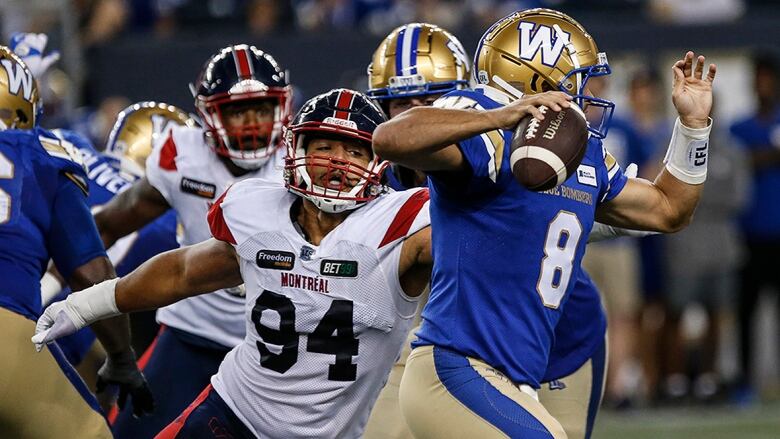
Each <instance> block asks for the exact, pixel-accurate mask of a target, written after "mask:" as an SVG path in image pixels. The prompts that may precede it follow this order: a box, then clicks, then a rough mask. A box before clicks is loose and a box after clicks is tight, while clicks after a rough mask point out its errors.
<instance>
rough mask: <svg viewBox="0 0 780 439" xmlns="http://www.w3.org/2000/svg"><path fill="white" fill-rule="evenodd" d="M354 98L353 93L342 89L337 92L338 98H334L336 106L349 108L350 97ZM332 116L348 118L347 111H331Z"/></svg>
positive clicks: (350, 104)
mask: <svg viewBox="0 0 780 439" xmlns="http://www.w3.org/2000/svg"><path fill="white" fill-rule="evenodd" d="M354 98H355V94H354V93H352V92H351V91H349V90H342V91H340V92H339V98H338V99H337V100H336V108H350V107H351V106H352V99H354ZM333 117H335V118H336V119H346V120H349V112H347V111H340V110H336V111H335V112H334V113H333Z"/></svg>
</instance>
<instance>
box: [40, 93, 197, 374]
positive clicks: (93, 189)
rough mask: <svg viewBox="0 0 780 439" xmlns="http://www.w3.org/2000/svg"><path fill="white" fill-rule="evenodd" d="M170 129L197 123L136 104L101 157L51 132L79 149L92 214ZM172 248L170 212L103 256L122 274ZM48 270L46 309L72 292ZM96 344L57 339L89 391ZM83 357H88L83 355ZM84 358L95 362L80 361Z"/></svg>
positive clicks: (176, 112)
mask: <svg viewBox="0 0 780 439" xmlns="http://www.w3.org/2000/svg"><path fill="white" fill-rule="evenodd" d="M173 125H183V126H190V127H194V126H195V125H196V123H195V121H194V120H193V119H192V117H191V116H190V115H188V114H187V113H186V112H184V111H182V110H180V109H178V108H176V107H174V106H172V105H168V104H164V103H156V102H139V103H136V104H133V105H131V106H129V107H127V108H125V109H124V110H123V111H121V112H120V113H119V115H118V116H117V120H116V122H115V123H114V128H113V130H112V131H111V134H110V135H109V139H108V142H107V144H106V149H105V153H100V152H98V151H96V150H95V148H94V147H93V146H92V144H91V143H90V142H89V141H88V140H87V139H85V138H83V137H82V136H80V135H78V134H76V133H74V132H72V131H68V130H59V129H58V130H53V131H52V132H53V133H54V134H55V135H57V137H59V138H61V139H63V140H66V141H69V142H71V143H72V144H73V145H74V146H75V147H76V148H78V151H79V153H80V154H81V157H82V159H83V161H84V166H85V167H86V170H87V178H88V183H89V196H88V197H87V204H88V205H89V207H90V209H91V210H92V212H93V213H94V212H96V211H97V210H99V209H100V208H101V206H103V205H104V204H105V203H107V202H108V201H109V200H110V199H111V198H113V197H114V196H115V195H116V194H118V193H120V192H122V191H124V190H127V189H128V188H130V186H131V185H132V184H133V182H134V181H136V180H138V179H139V178H142V177H143V176H144V175H145V169H144V166H145V162H146V158H147V157H148V156H149V154H150V153H151V150H152V141H153V139H155V138H158V137H160V136H163V135H165V134H166V133H167V131H168V130H169V129H170V128H171V126H173ZM176 247H178V243H177V242H176V214H175V213H174V212H172V211H171V212H168V213H166V214H165V215H163V216H161V217H160V218H158V219H157V220H155V221H154V222H152V223H151V224H148V225H146V226H144V227H143V228H142V229H141V230H139V231H138V232H136V233H133V234H131V235H128V236H126V237H124V238H122V239H120V240H119V241H117V242H116V244H114V245H113V246H112V247H111V248H110V249H108V251H107V253H108V257H109V259H110V260H111V263H112V264H113V265H114V266H115V267H116V272H117V275H119V276H124V275H125V274H127V273H129V272H130V271H132V270H133V269H135V268H136V267H137V266H138V265H140V264H141V263H142V262H145V261H147V260H148V259H149V258H151V257H152V256H154V255H156V254H158V253H162V252H164V251H167V250H170V249H174V248H176ZM51 271H52V272H47V274H46V275H44V279H42V280H41V296H42V298H41V300H42V302H43V304H44V305H48V304H49V303H50V302H52V300H62V299H64V298H65V297H66V296H67V294H69V293H70V289H68V288H66V289H65V290H63V289H62V287H63V285H62V284H61V282H60V280H59V276H57V275H56V274H55V273H53V272H54V271H56V270H51ZM137 319H138V314H133V315H132V316H131V324H132V333H133V342H134V345H135V346H138V344H137V342H138V340H137V339H138V334H139V333H142V332H143V329H144V328H141V327H139V324H137V323H136V320H137ZM136 329H138V330H136ZM152 336H153V334H152ZM147 340H148V338H147ZM94 341H95V336H94V333H93V332H92V331H91V330H89V329H85V330H83V331H79V332H78V333H77V334H74V335H72V336H70V337H66V338H64V339H62V340H59V341H58V344H59V346H60V348H61V349H62V350H63V352H64V353H65V355H66V357H67V358H68V361H70V363H71V364H73V365H76V366H77V369H78V370H79V373H80V374H81V376H82V377H83V378H84V380H85V381H86V382H87V383H88V384H90V387H91V388H92V385H91V384H92V383H93V380H94V378H92V377H93V376H94V373H90V372H91V371H90V366H91V365H93V364H95V363H98V362H102V361H101V360H100V358H101V357H102V348H101V347H100V346H99V344H96V343H93V342H94ZM87 354H89V357H85V356H86V355H87ZM86 358H90V359H92V360H94V361H85V362H84V363H82V360H83V359H86Z"/></svg>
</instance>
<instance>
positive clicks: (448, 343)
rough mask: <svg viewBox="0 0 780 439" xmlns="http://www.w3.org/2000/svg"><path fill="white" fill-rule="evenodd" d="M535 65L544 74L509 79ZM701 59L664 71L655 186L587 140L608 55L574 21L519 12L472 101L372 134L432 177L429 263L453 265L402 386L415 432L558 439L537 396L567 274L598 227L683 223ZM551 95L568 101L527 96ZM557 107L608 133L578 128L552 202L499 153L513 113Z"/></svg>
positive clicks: (704, 120)
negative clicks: (670, 130)
mask: <svg viewBox="0 0 780 439" xmlns="http://www.w3.org/2000/svg"><path fill="white" fill-rule="evenodd" d="M534 59H539V60H540V62H539V65H541V66H544V69H545V70H544V72H545V75H521V74H520V73H521V72H522V71H523V70H524V69H531V68H533V67H532V66H531V65H530V61H531V60H534ZM697 61H698V62H695V61H694V55H693V53H692V52H688V53H687V54H686V55H685V57H684V59H682V60H680V61H678V62H677V63H676V64H675V66H674V68H673V71H674V74H675V81H674V82H675V87H674V92H673V102H674V104H675V107H676V109H677V111H678V113H679V115H680V119H679V120H678V122H677V124H676V128H675V133H674V134H673V136H672V141H671V144H670V149H669V153H668V154H667V158H666V167H665V169H664V171H663V172H662V173H661V174H659V176H658V178H657V179H656V181H655V182H654V183H651V182H648V181H644V180H641V179H630V180H629V179H626V177H625V175H623V174H622V171H621V170H620V168H619V167H618V166H615V164H614V163H610V160H608V157H609V156H608V155H606V153H605V151H604V150H603V148H602V147H601V144H600V142H599V141H598V139H599V138H600V137H603V136H604V135H605V133H606V130H605V129H606V127H607V126H608V125H607V124H606V123H607V122H608V116H609V114H610V113H609V111H610V110H611V106H612V104H611V103H608V102H605V101H599V100H595V99H593V98H592V97H589V96H587V95H586V94H585V84H586V82H587V79H588V77H590V76H595V75H599V74H607V73H609V68H608V66H607V64H606V57H605V56H603V55H601V54H598V49H597V48H596V46H595V43H594V42H593V40H592V38H591V37H590V36H589V35H588V34H587V33H586V32H585V30H584V29H583V28H582V27H581V26H580V25H579V24H578V23H576V21H574V20H573V19H571V17H568V16H566V15H564V14H561V13H559V12H556V11H551V10H544V9H533V10H527V11H522V12H516V13H514V14H511V15H509V16H507V17H505V18H504V19H502V20H499V22H497V23H496V24H495V25H494V26H492V27H491V28H490V29H489V30H488V31H487V32H486V34H485V35H484V36H483V38H482V40H481V42H480V45H479V47H478V49H477V54H476V55H475V62H474V69H475V72H476V74H475V75H474V76H475V80H477V82H478V83H479V85H478V86H477V87H476V89H475V90H474V91H454V92H451V93H450V94H448V95H446V96H445V97H443V98H442V99H440V100H439V101H437V105H434V107H437V106H438V107H439V108H430V107H419V108H414V109H411V110H409V111H407V112H405V113H404V114H402V115H400V116H398V117H396V118H394V119H393V120H391V121H389V122H387V123H386V124H383V125H382V126H381V127H380V128H379V129H378V130H377V133H376V135H375V137H374V148H375V150H376V151H377V152H379V153H380V154H385V155H387V158H389V159H391V160H394V161H397V162H399V163H401V164H403V165H407V166H410V167H412V168H414V169H418V170H423V171H426V172H427V173H428V175H429V181H430V182H431V208H430V209H431V218H432V228H433V230H434V234H433V254H434V255H435V257H436V256H438V255H448V256H449V257H436V261H435V264H434V270H433V275H432V276H433V284H432V287H431V298H430V301H429V302H428V305H427V306H426V309H425V311H424V312H423V324H422V329H421V330H420V331H418V332H417V337H418V339H417V340H416V341H415V343H414V344H413V350H412V353H411V355H410V357H409V360H408V361H407V365H406V370H405V372H404V377H403V380H402V382H401V388H400V398H401V409H402V412H403V414H404V418H405V419H406V421H407V423H408V424H409V427H410V428H411V430H412V433H413V434H415V435H417V436H420V437H507V436H508V437H524V438H537V437H538V438H550V437H555V438H563V437H566V433H565V432H564V431H563V429H562V428H561V426H560V424H559V423H558V422H557V421H556V420H555V419H554V418H553V417H551V416H550V415H549V413H547V411H546V410H545V408H544V407H543V406H542V405H541V404H540V403H539V401H538V399H537V396H536V391H535V390H534V389H538V388H539V383H540V382H541V381H542V380H543V378H544V374H545V369H546V367H547V364H548V363H547V360H548V358H549V357H548V356H549V352H550V348H551V347H552V340H553V333H554V330H555V326H556V324H557V322H558V320H559V318H560V316H561V314H562V312H563V309H564V307H565V305H566V302H565V299H566V298H567V296H568V293H569V292H570V291H571V288H572V284H571V283H570V282H569V281H570V280H571V279H576V277H575V276H576V275H577V274H578V273H579V270H580V267H579V260H580V258H581V256H582V253H583V252H584V243H585V238H586V237H587V235H588V233H589V232H590V229H591V226H592V223H593V220H594V216H595V217H598V218H599V219H600V220H602V221H605V222H607V223H610V224H612V225H617V226H621V227H633V228H638V229H643V230H656V231H674V230H679V229H680V228H682V227H684V226H685V225H686V224H687V222H688V221H690V219H691V216H692V213H693V210H694V208H695V205H696V202H697V200H698V197H699V194H700V193H701V188H702V186H701V183H703V182H704V180H705V178H706V156H707V137H708V134H709V125H710V123H709V119H708V114H709V111H710V108H711V103H712V81H713V80H714V77H715V66H714V65H710V67H709V69H708V72H707V75H706V76H704V67H703V64H704V61H705V60H704V57H698V60H697ZM694 66H695V68H694ZM551 73H555V76H552V75H551ZM527 77H531V79H530V81H528V82H525V81H523V80H521V79H519V78H527ZM550 77H555V78H556V81H555V82H550V80H549V79H548V78H550ZM556 88H557V89H558V90H561V91H563V92H566V93H561V92H548V93H539V94H535V95H533V96H524V95H523V94H524V93H525V92H527V91H528V90H530V91H532V92H541V91H543V90H545V89H546V90H554V89H556ZM569 100H575V102H576V104H578V105H582V106H584V105H585V104H587V105H588V106H593V107H595V106H602V107H603V108H604V109H605V110H606V112H605V113H604V115H605V117H604V118H603V119H602V122H604V123H600V124H594V125H593V126H591V127H590V130H591V133H592V134H593V136H592V137H591V139H590V140H589V142H588V150H587V152H586V154H585V158H583V161H582V165H583V166H581V169H582V170H583V174H582V175H581V174H580V173H579V172H578V173H577V176H572V178H570V179H567V181H566V182H564V187H563V189H561V190H552V191H547V192H546V193H535V192H531V191H528V190H526V189H524V188H523V187H522V186H520V185H518V184H517V183H516V182H515V180H514V178H513V176H512V173H511V170H510V169H509V165H508V162H509V148H500V146H503V145H506V144H508V143H510V141H511V137H512V131H511V130H512V129H513V128H514V127H515V125H516V124H517V123H518V121H519V120H521V119H522V118H523V117H524V115H525V113H527V112H529V111H530V112H531V113H533V114H534V115H535V116H537V117H540V116H542V115H541V114H540V112H539V110H538V109H537V108H535V107H536V106H538V105H540V104H541V105H545V106H547V107H548V108H552V109H554V110H556V111H558V110H560V108H561V107H567V106H570V105H573V104H570V103H569V102H568V101H569ZM483 133H485V134H484V135H483ZM494 137H495V138H496V139H494ZM496 140H500V141H499V142H497V141H496ZM612 161H614V160H612ZM564 189H565V190H564ZM571 193H577V194H579V195H578V196H577V197H568V196H567V194H571ZM486 259H487V260H488V261H489V262H485V261H486ZM432 407H435V408H436V415H437V416H436V420H435V421H432V420H431V417H430V415H429V412H430V410H429V409H430V408H432Z"/></svg>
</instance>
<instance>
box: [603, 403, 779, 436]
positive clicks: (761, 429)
mask: <svg viewBox="0 0 780 439" xmlns="http://www.w3.org/2000/svg"><path fill="white" fill-rule="evenodd" d="M593 438H594V439H618V438H621V439H726V438H738V439H777V438H780V402H773V403H770V404H764V405H762V406H760V407H754V408H748V409H739V408H734V407H717V408H713V407H707V408H702V407H697V408H680V407H678V408H664V409H646V410H635V411H621V412H615V411H602V412H601V413H599V417H598V420H597V422H596V428H595V430H594V432H593Z"/></svg>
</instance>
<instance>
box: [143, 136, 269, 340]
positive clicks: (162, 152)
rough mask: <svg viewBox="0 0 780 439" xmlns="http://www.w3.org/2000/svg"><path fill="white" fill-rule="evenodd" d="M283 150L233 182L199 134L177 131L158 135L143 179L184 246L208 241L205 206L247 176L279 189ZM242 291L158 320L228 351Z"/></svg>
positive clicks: (194, 301)
mask: <svg viewBox="0 0 780 439" xmlns="http://www.w3.org/2000/svg"><path fill="white" fill-rule="evenodd" d="M283 168H284V153H283V148H279V150H278V151H277V153H276V154H275V155H274V157H272V158H271V160H270V161H269V162H268V163H266V164H265V165H264V166H263V167H262V168H260V169H258V170H257V171H255V172H251V173H248V174H245V175H242V176H241V177H235V176H233V174H231V173H230V171H228V170H227V167H225V165H224V164H223V163H222V162H221V161H220V160H219V158H218V157H217V155H216V153H215V152H214V151H213V150H212V149H211V148H210V147H209V146H208V145H207V144H206V142H205V140H204V139H203V130H202V129H200V128H192V127H185V126H175V127H173V128H172V130H171V131H170V135H168V136H164V137H163V136H161V137H160V138H159V139H158V141H157V142H156V144H155V145H154V148H153V150H152V153H151V155H150V156H149V158H148V159H147V161H146V178H147V179H148V180H149V183H150V184H151V185H152V186H154V188H155V189H157V190H158V191H160V193H161V194H162V196H163V197H165V200H166V201H167V202H168V204H170V205H171V207H173V209H174V210H175V211H176V215H177V217H178V221H179V224H180V225H181V229H182V230H181V233H180V234H179V237H178V239H179V244H181V245H182V246H185V245H193V244H198V243H200V242H203V241H206V240H207V239H209V238H211V233H210V232H209V225H208V221H207V219H206V215H207V214H208V210H209V207H211V205H212V204H214V202H215V201H216V200H217V198H218V197H219V196H220V195H221V194H222V193H223V192H224V191H225V190H227V188H228V187H230V185H231V184H233V183H235V182H236V181H239V180H243V179H246V178H251V177H263V178H267V179H269V180H276V181H277V182H278V184H279V185H283V183H284V182H283V181H282V172H283ZM242 296H243V291H242V290H241V289H238V288H236V289H230V290H229V291H228V290H220V291H218V292H215V293H213V294H204V295H201V296H196V297H191V298H188V299H185V300H182V301H179V302H177V303H174V304H173V305H169V306H166V307H165V308H161V309H160V310H159V311H158V312H157V321H158V322H160V323H162V324H165V325H167V326H170V327H172V328H176V329H180V330H182V331H186V332H188V333H190V334H195V335H197V336H200V337H203V338H206V339H208V340H211V341H213V342H216V343H218V344H220V345H222V346H225V347H226V348H228V349H229V348H232V347H234V346H236V345H238V344H239V343H241V341H242V340H243V339H244V331H245V329H244V322H243V313H244V298H243V297H242Z"/></svg>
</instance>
